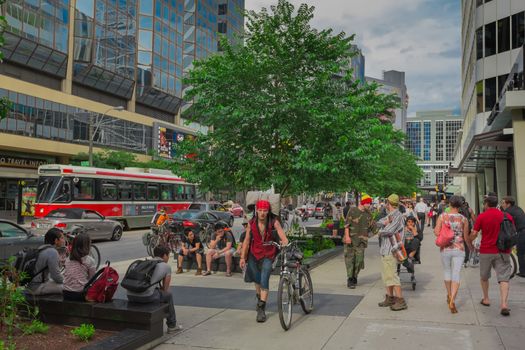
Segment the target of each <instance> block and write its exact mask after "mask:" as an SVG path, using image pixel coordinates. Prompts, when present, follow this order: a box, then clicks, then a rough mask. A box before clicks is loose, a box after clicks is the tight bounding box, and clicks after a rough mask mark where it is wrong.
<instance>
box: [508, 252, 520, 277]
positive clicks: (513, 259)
mask: <svg viewBox="0 0 525 350" xmlns="http://www.w3.org/2000/svg"><path fill="white" fill-rule="evenodd" d="M509 256H510V265H511V267H512V274H511V275H510V278H512V277H514V275H516V272H518V259H517V257H516V255H514V254H513V253H511V254H509Z"/></svg>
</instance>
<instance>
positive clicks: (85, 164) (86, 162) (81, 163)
mask: <svg viewBox="0 0 525 350" xmlns="http://www.w3.org/2000/svg"><path fill="white" fill-rule="evenodd" d="M80 166H89V161H88V160H83V161H81V162H80Z"/></svg>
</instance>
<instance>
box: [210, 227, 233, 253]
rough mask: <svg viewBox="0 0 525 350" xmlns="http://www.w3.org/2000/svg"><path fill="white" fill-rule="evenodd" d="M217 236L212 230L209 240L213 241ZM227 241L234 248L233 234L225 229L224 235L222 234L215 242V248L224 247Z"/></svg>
mask: <svg viewBox="0 0 525 350" xmlns="http://www.w3.org/2000/svg"><path fill="white" fill-rule="evenodd" d="M216 237H217V234H216V233H215V232H214V233H213V234H212V235H211V240H212V241H214V240H215V239H216ZM228 242H231V243H232V248H235V237H233V234H232V233H231V231H225V232H224V235H222V238H221V239H220V240H219V242H217V249H224V248H226V245H227V244H228Z"/></svg>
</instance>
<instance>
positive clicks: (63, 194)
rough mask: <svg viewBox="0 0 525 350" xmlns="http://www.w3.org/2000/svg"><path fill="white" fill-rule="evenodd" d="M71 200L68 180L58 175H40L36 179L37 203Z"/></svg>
mask: <svg viewBox="0 0 525 350" xmlns="http://www.w3.org/2000/svg"><path fill="white" fill-rule="evenodd" d="M69 201H71V194H70V186H69V181H64V179H63V178H62V177H58V176H41V177H40V178H39V179H38V192H37V203H52V202H69Z"/></svg>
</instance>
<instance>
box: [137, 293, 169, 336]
mask: <svg viewBox="0 0 525 350" xmlns="http://www.w3.org/2000/svg"><path fill="white" fill-rule="evenodd" d="M128 300H129V301H131V302H133V303H141V304H147V303H153V302H156V301H158V302H161V303H167V304H168V313H169V314H168V317H167V318H166V324H167V325H168V327H170V328H171V327H175V326H176V325H177V315H176V314H175V306H174V305H173V297H172V295H171V292H165V291H163V290H160V289H155V292H153V294H152V295H150V296H148V297H139V296H131V295H128Z"/></svg>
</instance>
